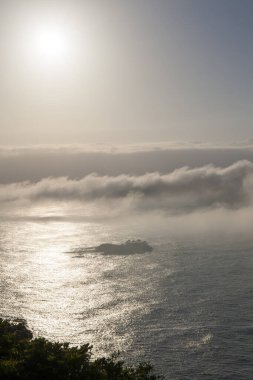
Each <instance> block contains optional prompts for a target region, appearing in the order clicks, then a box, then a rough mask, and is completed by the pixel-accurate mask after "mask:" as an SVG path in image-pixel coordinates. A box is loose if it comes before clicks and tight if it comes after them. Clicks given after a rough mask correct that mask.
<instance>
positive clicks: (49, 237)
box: [1, 221, 155, 353]
mask: <svg viewBox="0 0 253 380" xmlns="http://www.w3.org/2000/svg"><path fill="white" fill-rule="evenodd" d="M10 231H12V234H10ZM5 233H6V234H7V235H8V234H9V235H8V236H7V235H5V242H4V241H3V240H2V243H3V246H2V248H1V250H2V251H3V252H7V250H8V249H10V246H11V247H12V248H11V254H10V252H9V254H8V255H7V256H6V258H7V261H6V263H5V266H4V273H3V278H4V277H5V278H6V279H7V280H6V281H7V282H6V284H5V288H6V289H8V291H5V293H4V294H5V296H4V297H5V298H4V299H2V303H1V304H2V307H1V310H2V315H3V316H14V317H16V316H19V317H20V316H21V317H23V318H25V319H26V320H27V322H28V325H29V326H30V327H32V329H33V330H34V332H35V334H36V335H43V336H45V337H48V338H49V339H53V340H60V341H66V340H67V341H69V342H70V343H71V344H81V343H85V342H92V343H94V342H95V343H96V347H95V352H97V353H106V352H107V353H109V352H111V351H112V350H120V351H122V349H123V347H124V349H125V348H126V347H127V346H129V345H130V344H131V341H132V334H133V331H132V327H131V326H132V323H133V320H134V319H136V318H141V316H142V315H144V314H145V313H146V312H147V311H148V310H149V308H150V306H151V305H152V302H153V303H154V302H155V301H154V299H155V297H153V296H152V294H153V292H154V290H153V285H151V282H150V278H145V277H143V276H142V270H143V268H144V266H146V271H148V273H149V274H150V277H151V276H152V271H153V268H152V266H150V268H149V263H148V261H147V262H145V260H147V259H146V258H144V257H143V256H141V255H140V256H138V255H137V256H136V257H135V260H134V261H133V260H132V258H131V257H127V256H125V257H124V256H114V257H113V256H111V257H110V256H103V255H100V254H94V253H93V254H91V253H90V254H83V255H82V256H77V255H76V254H75V251H80V249H85V247H90V246H94V245H97V244H100V243H102V242H104V241H108V239H109V238H110V239H112V231H109V229H108V227H105V226H104V225H99V224H96V223H74V222H66V221H52V222H24V223H21V222H19V223H16V224H13V225H12V228H10V226H6V228H5ZM2 235H3V234H2ZM115 239H116V240H117V239H119V236H117V235H115V234H114V236H113V240H115ZM11 241H12V245H11V244H10V242H11ZM7 248H8V249H7ZM8 297H11V302H9V300H8V299H7V298H8ZM152 297H153V300H152V301H151V299H152Z"/></svg>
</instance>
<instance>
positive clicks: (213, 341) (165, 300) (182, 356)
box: [0, 215, 253, 379]
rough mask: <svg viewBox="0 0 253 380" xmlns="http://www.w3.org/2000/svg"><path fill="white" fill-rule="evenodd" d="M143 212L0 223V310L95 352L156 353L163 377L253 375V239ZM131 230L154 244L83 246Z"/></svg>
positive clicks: (129, 235)
mask: <svg viewBox="0 0 253 380" xmlns="http://www.w3.org/2000/svg"><path fill="white" fill-rule="evenodd" d="M192 218H194V217H193V216H192ZM216 218H217V216H216ZM144 219H145V218H143V219H142V223H140V219H138V218H136V219H135V218H132V219H125V220H122V221H121V222H119V223H114V222H112V221H111V222H110V221H107V222H105V221H103V220H97V221H94V220H93V221H92V222H91V221H86V222H84V221H80V220H74V219H73V218H72V219H71V218H69V219H68V218H67V217H66V218H60V219H59V220H55V219H54V218H51V219H50V218H46V219H43V218H42V219H37V220H36V219H35V218H32V217H30V218H27V219H20V218H13V219H9V220H8V221H7V220H5V221H2V222H1V224H0V237H1V240H0V250H1V255H0V265H1V301H0V307H1V316H2V317H7V318H15V317H22V318H24V319H26V320H27V322H28V326H29V327H30V328H31V329H32V330H33V332H34V334H35V336H38V335H43V336H45V337H47V338H49V339H52V340H60V341H69V342H70V343H71V344H81V343H85V342H90V343H91V344H93V345H94V352H95V354H96V355H102V354H110V353H111V352H112V351H115V350H119V351H121V352H122V357H123V358H124V359H126V360H127V361H128V362H130V363H131V362H132V363H133V362H135V361H136V360H138V361H139V360H151V362H152V363H153V364H154V365H155V368H156V369H157V371H158V372H160V373H163V374H164V375H166V378H167V379H189V378H190V379H202V378H203V377H204V378H207V379H209V378H210V379H213V378H215V379H228V378H233V379H250V376H251V373H252V370H253V368H252V362H251V355H252V317H253V315H252V314H253V305H252V297H251V296H252V291H253V285H252V269H253V256H252V252H253V239H251V238H250V235H249V234H248V235H247V238H246V237H245V236H243V238H242V237H241V238H239V237H238V236H236V237H233V238H232V234H230V236H229V234H228V233H226V234H225V233H224V234H223V237H222V236H221V235H222V234H220V236H219V234H218V233H217V230H215V229H213V230H212V229H211V228H210V231H212V232H210V233H208V232H207V231H208V228H203V229H202V232H201V234H199V235H198V234H197V231H200V230H199V225H200V223H199V224H197V225H196V229H195V232H194V228H192V230H189V229H188V228H185V229H184V226H183V224H182V221H183V218H182V219H181V222H180V220H178V221H176V217H174V222H175V223H174V226H173V218H171V219H167V224H166V222H165V219H162V218H161V217H159V218H158V217H157V216H155V215H153V219H152V217H151V215H150V219H149V220H148V221H147V220H146V222H145V221H144ZM158 220H159V223H158ZM193 221H194V219H191V223H193ZM185 223H186V227H187V224H188V226H189V225H190V224H191V223H190V221H188V222H187V221H186V222H185ZM180 224H181V226H182V229H181V232H180V233H179V231H178V228H179V225H180ZM213 224H214V223H213ZM187 229H188V233H186V230H187ZM134 238H140V239H143V240H146V241H148V243H149V244H151V245H152V247H153V248H154V250H153V252H149V253H145V254H134V255H102V254H100V253H94V252H93V253H91V252H89V253H87V251H86V248H87V247H92V246H97V245H98V244H101V243H122V242H125V241H126V240H128V239H134Z"/></svg>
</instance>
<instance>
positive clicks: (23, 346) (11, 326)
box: [0, 319, 161, 380]
mask: <svg viewBox="0 0 253 380" xmlns="http://www.w3.org/2000/svg"><path fill="white" fill-rule="evenodd" d="M91 350H92V346H90V345H89V344H84V345H82V346H80V347H70V346H69V344H68V343H52V342H50V341H48V340H46V339H44V338H37V339H33V336H32V333H31V331H30V330H29V329H28V328H27V326H26V324H25V322H24V321H22V320H17V321H13V322H9V321H6V320H3V319H0V378H1V379H3V380H79V379H80V380H81V379H82V380H158V379H161V377H159V376H155V375H153V374H152V366H151V365H150V364H148V363H141V364H139V365H137V366H135V367H127V366H125V365H124V362H123V361H120V360H118V356H117V355H112V356H111V357H109V358H105V357H103V358H98V359H96V360H91V356H92V351H91Z"/></svg>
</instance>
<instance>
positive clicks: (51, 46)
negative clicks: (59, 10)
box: [31, 25, 70, 64]
mask: <svg viewBox="0 0 253 380" xmlns="http://www.w3.org/2000/svg"><path fill="white" fill-rule="evenodd" d="M31 49H32V50H33V54H34V55H35V57H36V58H37V59H39V61H40V63H46V64H56V63H57V64H58V63H59V62H61V61H62V62H64V61H65V60H66V59H67V58H68V56H69V54H70V42H69V36H68V33H67V30H66V29H64V28H63V27H62V26H61V25H44V26H41V27H39V28H37V29H35V30H34V34H33V37H32V47H31Z"/></svg>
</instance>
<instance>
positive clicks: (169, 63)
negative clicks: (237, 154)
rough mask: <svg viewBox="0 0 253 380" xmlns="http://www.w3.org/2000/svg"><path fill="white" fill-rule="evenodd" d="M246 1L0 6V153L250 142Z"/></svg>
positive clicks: (252, 89) (251, 79) (251, 11)
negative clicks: (3, 148) (33, 147)
mask: <svg viewBox="0 0 253 380" xmlns="http://www.w3.org/2000/svg"><path fill="white" fill-rule="evenodd" d="M252 35H253V2H252V1H251V0H152V1H151V0H138V1H136V0H127V1H123V0H100V1H99V0H95V1H94V0H92V1H85V0H83V1H81V0H79V1H78V0H71V1H64V0H61V1H53V0H50V1H46V0H43V1H42V0H41V1H39V0H37V1H36V0H33V1H31V0H30V1H29V0H26V1H23V0H8V1H6V0H1V1H0V53H1V62H0V75H1V87H0V96H1V102H0V142H1V144H3V145H4V144H10V145H15V144H23V145H24V144H25V145H29V144H37V143H39V144H50V143H52V144H66V143H90V142H93V143H94V142H102V143H133V142H148V141H165V140H207V141H211V140H216V141H217V140H222V141H228V140H229V141H231V140H241V139H247V138H250V137H252V132H251V131H252V116H253V110H252V104H253V102H252V100H253V75H252V67H253V44H252Z"/></svg>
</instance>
